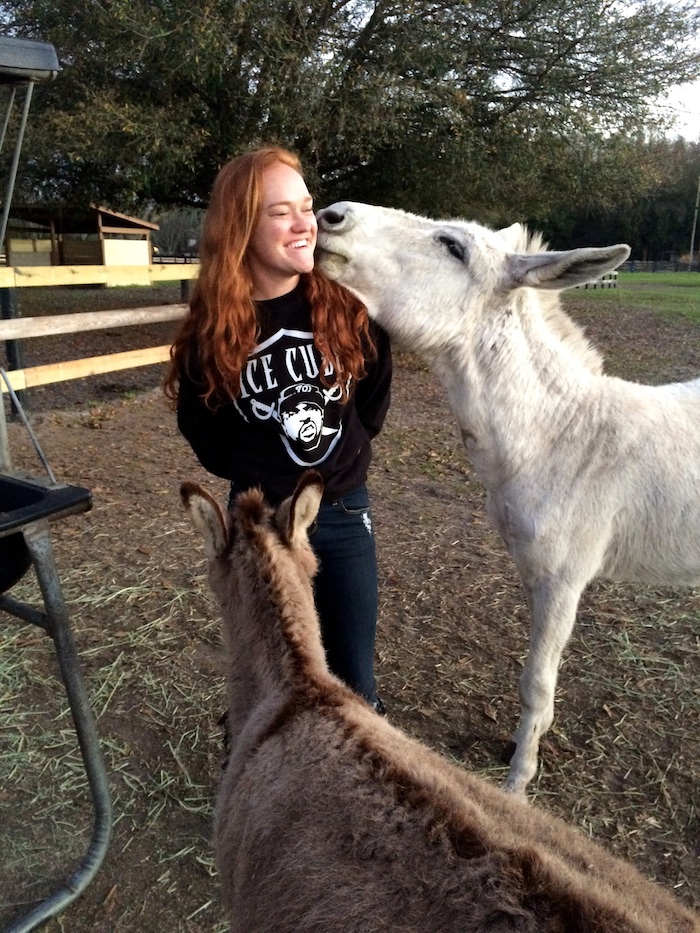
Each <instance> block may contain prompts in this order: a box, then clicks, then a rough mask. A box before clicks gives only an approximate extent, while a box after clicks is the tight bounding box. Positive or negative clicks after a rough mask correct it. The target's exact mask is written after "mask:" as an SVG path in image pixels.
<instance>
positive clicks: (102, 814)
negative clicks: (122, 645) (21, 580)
mask: <svg viewBox="0 0 700 933" xmlns="http://www.w3.org/2000/svg"><path fill="white" fill-rule="evenodd" d="M22 530H23V533H24V537H25V539H26V541H27V545H28V547H29V551H30V553H31V555H32V561H33V563H34V569H35V570H36V575H37V579H38V581H39V586H40V587H41V592H42V596H43V598H44V605H45V607H46V623H47V624H46V627H47V629H48V632H49V634H50V635H51V637H52V639H53V641H54V645H55V648H56V656H57V658H58V663H59V666H60V669H61V676H62V678H63V683H64V686H65V690H66V695H67V697H68V702H69V704H70V709H71V714H72V716H73V722H74V724H75V731H76V733H77V736H78V742H79V744H80V750H81V753H82V756H83V762H84V764H85V770H86V773H87V777H88V783H89V786H90V792H91V794H92V802H93V807H94V811H95V820H94V824H93V832H92V838H91V841H90V846H89V848H88V850H87V852H86V854H85V857H84V858H83V861H82V862H81V864H80V866H79V867H78V869H77V870H76V871H75V872H74V873H73V874H72V875H71V877H70V878H69V879H68V880H67V881H66V882H65V883H64V884H63V886H62V887H61V888H59V889H58V890H57V891H56V892H55V893H54V894H52V895H50V896H49V897H48V898H46V899H45V900H44V901H42V902H41V904H39V905H38V906H37V907H36V908H34V910H32V911H31V912H30V913H29V914H27V916H25V917H24V918H21V919H20V920H17V921H15V922H14V924H13V925H12V926H10V927H9V928H8V930H7V931H6V933H28V931H29V930H33V929H35V927H37V926H38V925H39V924H40V923H42V922H43V921H44V920H47V919H48V918H49V917H53V916H54V915H55V914H57V913H59V912H60V911H61V910H63V909H64V908H65V907H67V906H68V904H70V902H71V901H73V900H74V899H75V898H76V897H77V896H78V895H79V894H81V893H82V892H83V891H84V890H85V888H86V887H87V886H88V884H89V883H90V881H91V880H92V879H93V877H94V876H95V874H96V873H97V871H98V869H99V867H100V865H101V864H102V860H103V859H104V856H105V854H106V852H107V847H108V845H109V839H110V836H111V831H112V803H111V798H110V793H109V785H108V783H107V773H106V771H105V765H104V759H103V757H102V752H101V749H100V746H99V742H98V738H97V729H96V726H95V720H94V717H93V714H92V710H91V709H90V704H89V702H88V698H87V693H86V691H85V686H84V683H83V678H82V675H81V672H80V665H79V659H78V653H77V651H76V648H75V642H74V640H73V634H72V632H71V628H70V620H69V617H68V612H67V609H66V605H65V601H64V599H63V593H62V590H61V586H60V583H59V580H58V575H57V573H56V565H55V563H54V559H53V548H52V546H51V537H50V533H49V523H48V521H46V520H44V521H40V522H36V523H33V524H31V525H27V526H25V527H24V528H23V529H22Z"/></svg>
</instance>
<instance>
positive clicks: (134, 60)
mask: <svg viewBox="0 0 700 933" xmlns="http://www.w3.org/2000/svg"><path fill="white" fill-rule="evenodd" d="M698 16H699V14H698V7H697V4H696V3H695V0H679V2H673V0H662V2H658V0H637V2H633V3H629V2H623V0H576V2H572V0H495V2H494V0H488V2H486V0H449V2H448V0H373V2H370V0H308V2H301V0H201V2H200V3H197V4H193V3H191V2H184V0H84V2H83V3H82V4H75V3H74V2H72V0H70V2H69V0H10V2H7V3H3V4H2V7H1V8H0V17H2V19H3V20H4V24H5V31H6V32H11V33H13V34H16V35H20V36H24V37H32V38H39V39H42V40H44V41H49V42H52V43H53V44H54V45H55V46H56V49H57V51H58V53H59V57H60V59H61V61H62V64H63V71H62V73H61V74H60V75H59V77H58V79H57V80H56V82H55V83H54V84H52V85H50V86H45V87H42V88H41V89H40V91H39V92H37V93H36V94H35V102H34V104H33V109H32V118H31V122H30V130H29V134H28V137H27V141H26V144H25V151H26V152H27V153H28V157H27V159H26V160H25V171H24V173H23V177H22V179H21V181H22V183H23V184H24V186H25V193H33V194H37V193H38V194H40V195H41V197H42V198H44V199H47V200H55V201H58V202H62V203H70V202H75V201H78V202H80V203H85V201H86V200H92V201H96V200H97V201H100V202H102V203H105V204H108V205H109V206H111V207H113V208H116V209H121V210H129V211H133V212H136V211H138V210H139V209H140V208H141V207H142V206H143V205H144V204H146V203H150V204H154V203H155V204H158V205H161V206H168V205H173V206H177V205H181V206H187V205H189V206H197V205H201V204H202V203H204V202H205V201H206V198H207V196H208V192H209V190H210V187H211V183H212V180H213V177H214V175H215V174H216V172H217V170H218V168H219V167H220V166H221V164H223V162H225V161H226V160H227V159H229V158H230V157H231V156H233V155H235V154H236V153H238V152H240V151H242V150H244V149H246V148H248V147H249V146H250V145H252V144H257V143H261V142H271V141H274V142H280V143H282V144H285V145H287V146H290V147H292V148H294V149H296V150H297V151H298V152H299V153H300V155H301V156H302V159H303V161H304V163H305V166H306V168H307V170H308V172H309V177H310V182H311V185H312V186H313V188H314V189H315V191H316V193H317V194H318V195H319V198H320V199H321V200H324V201H327V200H329V199H332V198H337V197H346V196H352V197H362V198H364V199H366V200H374V201H377V202H380V203H384V204H395V205H400V206H402V207H405V208H409V209H414V210H421V211H423V212H425V213H433V214H438V213H448V212H449V213H453V214H468V215H470V216H474V217H480V219H484V220H488V219H489V218H494V219H495V218H498V217H500V215H501V214H503V213H504V211H506V210H507V211H509V212H510V214H509V216H510V217H511V218H512V216H513V213H517V214H518V215H520V216H523V217H527V216H529V215H537V214H538V212H539V213H541V212H542V211H543V209H544V207H545V206H546V205H547V204H548V203H551V204H554V205H555V206H556V204H557V203H558V201H559V200H563V199H571V198H574V197H575V198H577V199H582V203H584V204H588V203H589V202H591V201H593V202H595V203H597V204H598V205H604V204H605V201H606V198H607V197H608V195H607V193H606V190H605V189H606V187H608V186H610V185H612V184H613V183H619V181H620V175H621V174H622V175H624V177H625V179H626V181H627V185H628V187H629V181H630V177H631V176H630V175H628V174H625V173H628V172H631V173H632V175H636V174H638V170H637V168H636V167H635V164H634V160H633V159H628V160H627V161H626V162H624V163H622V162H620V161H619V157H620V154H621V153H622V152H623V151H625V147H624V145H623V144H621V143H619V142H617V141H615V142H611V140H613V139H614V140H624V138H625V136H626V135H627V134H629V133H631V132H633V131H636V130H637V128H638V127H639V126H640V125H641V124H643V123H645V124H647V123H649V120H650V117H649V103H650V100H651V99H652V98H653V97H654V96H655V95H657V94H658V93H659V92H661V91H662V90H663V89H664V88H666V87H668V86H669V85H671V84H674V83H678V82H681V81H684V80H690V79H692V78H694V77H695V76H697V75H698V74H699V73H700V71H699V62H700V57H699V56H698V53H697V51H693V46H692V38H693V35H694V34H695V31H696V29H697V24H698ZM627 154H628V153H627ZM616 159H617V160H618V161H616ZM603 167H604V168H605V171H606V172H607V171H610V172H611V174H610V175H609V176H607V178H605V179H603V178H602V175H601V169H602V168H603Z"/></svg>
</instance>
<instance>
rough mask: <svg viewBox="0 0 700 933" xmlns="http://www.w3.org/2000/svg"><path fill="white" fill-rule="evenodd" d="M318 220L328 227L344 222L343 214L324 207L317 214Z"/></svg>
mask: <svg viewBox="0 0 700 933" xmlns="http://www.w3.org/2000/svg"><path fill="white" fill-rule="evenodd" d="M319 220H322V221H323V222H324V223H325V224H327V225H328V226H329V227H333V226H337V225H338V224H342V222H343V221H344V220H345V214H343V213H342V211H339V210H338V209H337V208H335V207H326V208H325V209H324V210H322V211H321V212H320V213H319Z"/></svg>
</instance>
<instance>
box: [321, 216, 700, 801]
mask: <svg viewBox="0 0 700 933" xmlns="http://www.w3.org/2000/svg"><path fill="white" fill-rule="evenodd" d="M318 219H319V240H318V242H319V246H320V248H321V251H320V255H319V262H320V265H321V268H322V269H323V270H324V272H326V274H327V275H329V276H330V277H331V278H333V279H336V280H338V281H339V282H342V284H343V285H346V286H347V287H348V288H349V289H350V290H351V291H353V292H354V293H355V294H357V295H358V296H359V297H360V298H361V299H362V301H364V303H365V304H366V305H367V308H368V310H369V313H370V315H371V316H372V317H373V318H374V319H376V320H377V321H378V322H379V323H380V324H381V325H383V326H384V328H385V329H386V330H387V331H388V332H389V334H390V336H391V337H393V338H395V339H396V340H397V341H398V342H399V343H401V344H402V345H404V346H405V347H407V348H409V349H411V350H413V351H415V352H416V353H418V354H419V355H420V356H421V357H422V358H423V359H424V360H426V361H427V362H428V363H429V364H430V365H431V367H432V369H433V370H434V372H435V373H436V374H437V376H438V377H439V378H440V380H441V381H442V382H443V384H444V385H445V388H446V389H447V393H448V396H449V400H450V403H451V406H452V409H453V411H454V413H455V416H456V418H457V421H458V423H459V426H460V428H461V432H462V438H463V440H464V444H465V446H466V449H467V453H468V454H469V458H470V460H471V462H472V464H473V466H474V468H475V470H476V472H477V474H478V476H479V478H480V479H481V481H482V482H483V483H484V485H485V486H486V489H487V493H488V499H487V506H488V512H489V515H490V518H491V520H492V521H493V523H494V525H495V527H496V528H497V529H498V531H499V533H500V534H501V536H502V537H503V540H504V541H505V543H506V546H507V548H508V551H509V552H510V554H511V556H512V558H513V560H514V561H515V563H516V565H517V567H518V570H519V572H520V575H521V577H522V580H523V584H524V588H525V594H526V598H527V602H528V606H529V609H530V616H531V641H530V650H529V654H528V657H527V661H526V664H525V668H524V670H523V673H522V677H521V680H520V702H521V717H520V723H519V725H518V728H517V730H516V732H515V734H514V736H513V742H514V743H515V746H516V748H515V752H514V754H513V757H512V759H511V766H510V772H509V774H508V778H507V781H506V787H507V789H509V790H511V791H514V792H523V791H524V790H525V788H526V787H527V784H528V782H529V781H530V780H531V779H532V777H533V776H534V774H535V772H536V770H537V749H538V744H539V739H540V736H541V735H542V734H543V733H544V732H545V731H546V730H547V729H548V728H549V726H550V725H551V723H552V718H553V715H554V691H555V687H556V678H557V671H558V667H559V662H560V659H561V654H562V651H563V649H564V646H565V645H566V642H567V640H568V639H569V637H570V635H571V631H572V628H573V625H574V619H575V615H576V610H577V606H578V602H579V598H580V596H581V593H582V591H583V589H584V587H585V586H586V585H587V584H588V583H589V582H590V581H591V580H592V579H594V578H595V577H605V578H607V579H609V580H627V581H644V582H647V583H652V584H661V585H676V584H683V585H694V584H698V583H700V380H697V381H695V382H690V383H687V384H676V385H666V386H658V387H651V386H645V385H637V384H635V383H630V382H625V381H623V380H621V379H615V378H612V377H608V376H605V375H602V374H601V369H602V365H601V360H600V357H599V356H598V355H597V354H596V352H595V351H594V350H593V349H592V348H591V347H590V345H589V344H588V343H587V341H586V340H585V338H584V337H583V332H582V330H581V329H580V328H579V327H578V326H577V325H576V324H574V322H573V321H571V320H570V319H569V318H567V317H566V315H565V314H564V312H563V311H562V310H561V309H560V308H559V296H558V292H559V291H560V290H561V289H564V288H569V287H571V286H574V285H579V284H581V283H584V282H590V281H592V280H594V279H596V278H598V277H599V276H601V275H602V274H603V273H605V272H608V271H610V270H611V269H614V268H615V267H616V266H618V265H619V264H620V263H621V262H623V261H624V259H625V258H626V257H627V256H628V255H629V248H628V247H627V246H624V245H618V246H611V247H608V248H605V249H575V250H571V251H568V252H547V251H543V250H542V249H541V242H540V241H539V240H537V241H535V240H533V241H530V242H528V238H527V231H526V230H525V229H524V228H523V227H521V226H520V225H519V224H516V225H514V226H513V227H509V228H508V229H507V230H502V231H500V232H494V231H491V230H487V229H485V228H484V227H481V226H479V225H478V224H474V223H463V222H459V221H445V222H436V221H432V220H427V219H425V218H422V217H416V216H413V215H411V214H407V213H404V212H402V211H397V210H389V209H386V208H380V207H372V206H369V205H366V204H357V203H351V202H342V203H338V204H334V205H332V206H331V207H328V208H326V209H325V210H322V211H320V213H319V215H318ZM535 250H539V251H535ZM543 290H547V291H543Z"/></svg>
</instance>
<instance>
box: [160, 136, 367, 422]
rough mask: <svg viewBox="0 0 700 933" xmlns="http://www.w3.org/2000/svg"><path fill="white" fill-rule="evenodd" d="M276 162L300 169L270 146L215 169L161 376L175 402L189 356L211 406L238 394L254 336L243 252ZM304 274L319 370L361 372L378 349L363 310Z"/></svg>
mask: <svg viewBox="0 0 700 933" xmlns="http://www.w3.org/2000/svg"><path fill="white" fill-rule="evenodd" d="M276 162H282V163H283V164H285V165H289V166H290V167H291V168H293V169H294V170H295V171H297V172H299V174H300V175H301V174H302V170H301V163H300V162H299V159H298V158H297V156H296V155H294V153H292V152H289V151H288V150H287V149H282V148H280V147H277V146H269V147H265V148H263V149H256V150H253V151H252V152H248V153H246V154H245V155H242V156H239V157H238V158H236V159H233V160H232V161H231V162H228V163H227V164H226V165H225V166H224V167H223V168H222V169H221V171H220V172H219V174H218V175H217V177H216V180H215V182H214V187H213V189H212V194H211V201H210V203H209V209H208V211H207V215H206V218H205V221H204V228H203V231H202V241H201V245H200V253H199V256H200V267H199V276H198V278H197V280H196V282H195V286H194V289H193V292H192V299H191V301H190V309H189V313H188V315H187V317H186V318H185V320H184V321H183V324H182V327H181V328H180V331H179V333H178V335H177V337H176V338H175V342H174V343H173V345H172V347H171V349H170V359H171V363H170V369H169V371H168V374H167V376H166V378H165V381H164V389H165V393H166V395H167V396H168V398H170V399H171V400H173V401H174V402H176V401H177V397H178V382H179V377H180V374H181V373H183V372H185V373H191V368H190V367H191V364H195V366H196V370H197V371H198V372H199V373H201V377H202V380H203V382H202V398H203V399H204V401H205V403H206V404H207V405H209V406H210V407H215V406H216V405H218V404H221V403H222V402H226V401H230V400H231V399H234V398H236V396H237V395H238V394H239V391H240V377H241V372H242V371H243V368H244V366H245V364H246V360H247V359H248V355H249V354H250V352H251V351H252V350H253V348H254V347H255V344H256V342H257V339H258V323H257V317H256V313H255V305H254V302H253V300H252V298H251V294H252V289H253V281H252V277H251V274H250V268H249V264H248V261H247V255H246V252H247V248H248V243H249V242H250V238H251V236H252V233H253V230H254V229H255V224H256V223H257V219H258V215H259V213H260V209H261V203H262V188H263V173H264V172H265V170H266V169H267V168H269V167H270V166H271V165H274V164H275V163H276ZM301 278H302V283H303V287H304V289H305V291H306V295H307V297H308V299H309V301H310V303H311V325H312V330H313V333H314V343H315V345H316V347H317V349H318V351H319V353H320V354H321V356H322V365H321V372H325V371H326V369H327V367H328V364H331V365H332V367H333V370H334V371H335V372H334V377H333V378H334V380H335V381H336V382H337V383H338V384H339V385H340V386H342V387H343V388H344V389H345V386H346V385H347V383H348V380H349V379H350V378H351V377H352V378H353V379H361V378H362V376H364V375H365V372H366V369H365V364H366V360H368V359H372V358H373V356H374V354H375V353H376V351H375V347H374V344H373V342H372V339H371V336H370V333H369V318H368V316H367V310H366V309H365V307H364V305H363V304H362V303H361V302H360V301H359V300H358V299H357V298H356V297H355V296H354V295H352V294H351V293H350V292H349V291H347V290H346V289H344V288H343V287H342V286H340V285H338V284H337V283H335V282H332V281H331V280H330V279H327V278H326V277H325V276H324V275H323V274H322V273H320V272H319V271H318V270H317V269H314V270H313V271H312V272H310V273H308V274H305V275H302V277H301ZM193 354H194V355H193Z"/></svg>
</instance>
